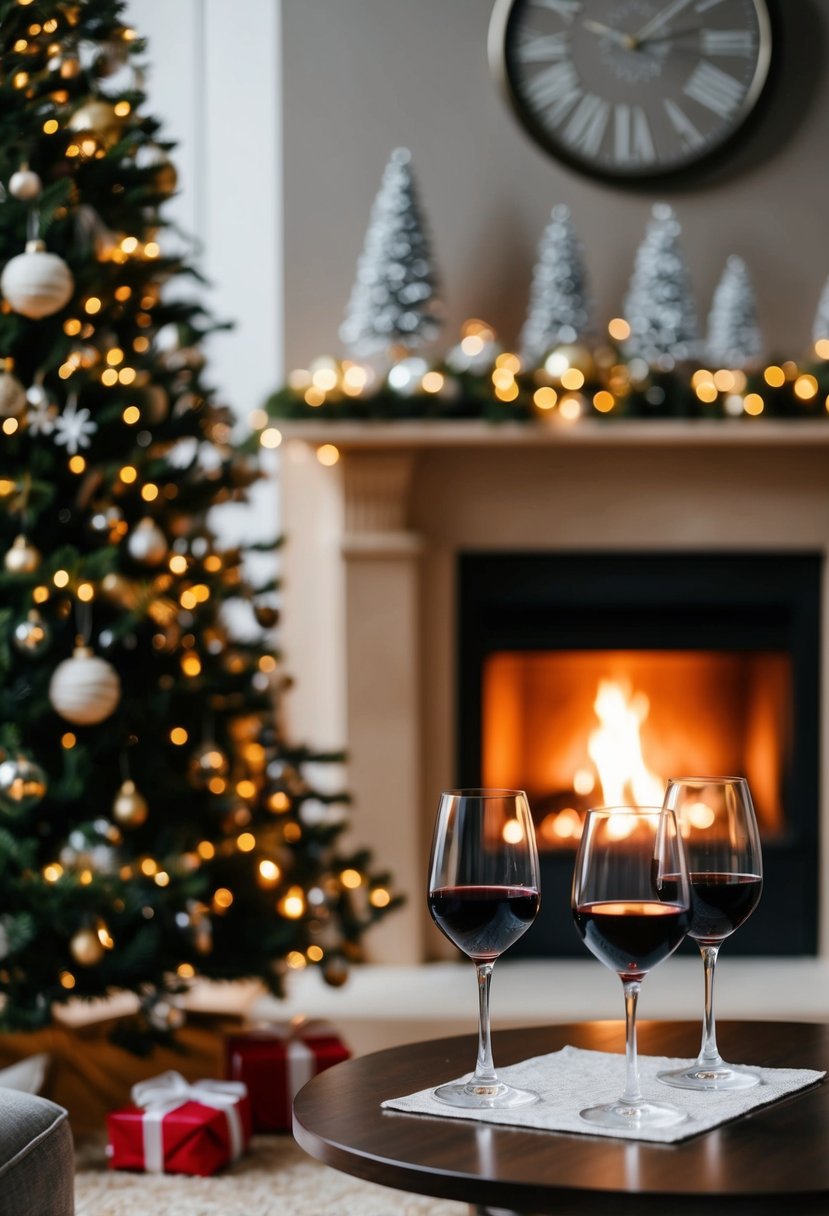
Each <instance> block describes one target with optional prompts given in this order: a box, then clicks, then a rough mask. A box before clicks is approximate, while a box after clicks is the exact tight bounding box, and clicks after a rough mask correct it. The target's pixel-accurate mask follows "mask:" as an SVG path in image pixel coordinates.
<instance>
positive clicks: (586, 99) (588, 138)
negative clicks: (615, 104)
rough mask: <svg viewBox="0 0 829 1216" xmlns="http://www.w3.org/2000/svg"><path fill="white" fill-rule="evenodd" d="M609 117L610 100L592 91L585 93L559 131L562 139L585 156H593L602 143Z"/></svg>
mask: <svg viewBox="0 0 829 1216" xmlns="http://www.w3.org/2000/svg"><path fill="white" fill-rule="evenodd" d="M609 117H610V102H609V101H606V100H605V99H604V98H603V97H596V95H595V94H594V93H585V94H584V96H583V97H582V98H581V100H580V101H579V103H578V105H577V106H576V108H575V110H573V113H572V114H571V115H570V118H569V120H568V122H567V126H566V127H565V128H564V130H563V131H562V133H561V136H562V139H564V140H565V142H566V143H568V144H570V146H571V147H573V148H578V150H579V151H580V152H583V153H584V154H585V155H586V156H595V155H596V153H597V152H598V150H599V148H600V147H601V144H602V138H603V136H604V130H605V127H606V126H607V120H608V118H609Z"/></svg>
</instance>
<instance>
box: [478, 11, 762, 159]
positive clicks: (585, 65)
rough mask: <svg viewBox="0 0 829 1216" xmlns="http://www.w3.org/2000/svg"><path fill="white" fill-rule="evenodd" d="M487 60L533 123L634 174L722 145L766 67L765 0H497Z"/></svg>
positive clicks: (547, 137)
mask: <svg viewBox="0 0 829 1216" xmlns="http://www.w3.org/2000/svg"><path fill="white" fill-rule="evenodd" d="M489 54H490V62H491V64H492V67H493V69H494V70H495V72H496V74H497V75H498V76H499V77H500V79H501V81H502V83H503V84H504V86H505V88H506V90H507V94H508V96H509V98H510V101H511V102H512V104H513V105H514V107H515V109H516V110H517V113H518V116H519V118H520V119H521V121H522V122H523V123H524V125H525V126H526V127H527V129H528V130H529V132H530V134H531V135H532V136H533V137H534V138H535V139H536V140H537V141H538V142H539V143H540V144H541V145H542V146H543V147H545V148H546V149H547V151H549V152H551V153H552V154H553V155H554V156H556V157H558V158H559V159H561V160H563V161H565V162H567V163H568V164H570V165H571V166H572V167H574V168H576V169H580V170H582V171H584V172H588V173H593V174H598V175H600V176H603V177H609V178H615V179H618V180H620V181H623V180H627V181H631V182H634V181H637V180H643V179H648V178H658V177H660V176H667V175H671V174H673V173H678V172H680V171H682V170H685V169H688V168H689V167H691V166H695V165H697V164H699V163H700V162H701V161H703V160H705V159H707V158H708V157H709V156H711V155H712V154H713V153H715V152H717V151H719V150H720V149H721V148H722V146H723V145H724V144H725V143H727V142H728V141H729V140H730V139H731V138H732V137H733V136H734V135H735V133H736V132H737V131H738V130H739V129H740V128H741V127H742V126H743V124H744V123H745V121H746V119H747V118H748V116H749V114H750V113H751V112H752V110H753V109H754V107H755V105H756V103H757V100H758V98H759V97H760V94H761V92H762V89H763V85H764V84H765V82H766V78H767V75H768V68H769V62H770V59H771V25H770V21H769V14H768V10H767V8H766V4H765V0H496V4H495V8H494V10H493V14H492V20H491V24H490V30H489Z"/></svg>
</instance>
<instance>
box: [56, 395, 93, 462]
mask: <svg viewBox="0 0 829 1216" xmlns="http://www.w3.org/2000/svg"><path fill="white" fill-rule="evenodd" d="M54 429H55V443H57V444H60V445H62V446H63V447H65V448H66V450H67V452H68V453H69V455H70V456H74V455H75V453H76V452H77V451H78V449H79V448H88V447H89V445H90V444H91V442H92V436H93V435H94V434H95V432H96V431H97V429H98V423H97V422H93V421H92V417H91V414H90V411H89V410H88V409H87V408H86V406H82V407H81V409H78V398H77V395H74V394H73V396H72V397H70V398H69V400H68V401H67V403H66V405H65V406H64V410H63V413H62V414H61V415H60V416H59V417H58V418H56V419H55V428H54Z"/></svg>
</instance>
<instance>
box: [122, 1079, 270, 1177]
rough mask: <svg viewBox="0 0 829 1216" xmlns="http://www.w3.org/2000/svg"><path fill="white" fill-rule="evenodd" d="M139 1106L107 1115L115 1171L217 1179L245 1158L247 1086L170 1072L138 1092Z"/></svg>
mask: <svg viewBox="0 0 829 1216" xmlns="http://www.w3.org/2000/svg"><path fill="white" fill-rule="evenodd" d="M131 1096H132V1100H133V1102H134V1103H135V1105H134V1106H126V1107H124V1109H123V1110H116V1111H113V1112H112V1114H110V1115H107V1130H108V1132H109V1143H108V1145H107V1156H108V1158H109V1164H110V1166H111V1167H112V1168H113V1169H120V1170H144V1171H145V1172H147V1173H165V1174H201V1175H203V1176H207V1175H209V1174H215V1173H216V1171H217V1170H219V1169H221V1168H222V1167H223V1166H225V1165H227V1164H228V1163H229V1162H231V1161H235V1160H236V1159H237V1158H238V1157H240V1156H241V1155H242V1153H243V1152H244V1150H245V1148H246V1147H247V1143H248V1141H249V1139H250V1134H251V1115H250V1102H249V1100H248V1095H247V1090H246V1088H245V1086H244V1085H241V1084H239V1083H234V1082H232V1081H196V1082H195V1083H194V1084H192V1085H190V1084H188V1082H187V1081H185V1079H184V1077H183V1076H181V1074H180V1073H177V1072H165V1073H161V1075H160V1076H157V1077H153V1078H152V1079H151V1080H149V1081H142V1082H140V1083H139V1084H138V1085H134V1086H133V1088H132V1094H131Z"/></svg>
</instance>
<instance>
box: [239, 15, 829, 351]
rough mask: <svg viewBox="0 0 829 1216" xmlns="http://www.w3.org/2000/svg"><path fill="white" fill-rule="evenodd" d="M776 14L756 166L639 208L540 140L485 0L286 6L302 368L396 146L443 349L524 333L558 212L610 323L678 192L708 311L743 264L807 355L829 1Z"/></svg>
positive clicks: (650, 196) (822, 242)
mask: <svg viewBox="0 0 829 1216" xmlns="http://www.w3.org/2000/svg"><path fill="white" fill-rule="evenodd" d="M779 7H780V8H781V9H782V10H784V11H783V30H782V33H783V34H784V36H785V47H784V52H785V54H784V62H783V64H782V68H783V71H782V79H781V80H780V87H779V88H778V89H777V91H776V94H775V96H774V97H773V99H772V101H773V104H772V105H771V106H770V108H769V112H768V113H767V114H766V116H765V120H764V121H763V123H762V124H760V126H759V128H758V129H757V131H756V133H755V134H754V136H753V137H752V138H750V139H749V140H748V141H747V143H746V146H745V148H744V150H743V152H741V154H740V155H741V159H742V160H744V161H746V162H748V163H747V164H746V165H744V167H743V168H742V170H741V171H740V172H739V173H737V174H736V175H735V174H732V175H730V176H728V177H726V178H721V179H720V180H714V181H710V182H708V183H707V184H705V185H704V186H703V187H696V188H689V187H685V188H683V189H678V190H673V191H671V192H670V193H669V192H668V191H659V192H654V191H651V192H647V193H642V194H631V193H629V192H623V191H621V190H619V189H615V188H612V187H609V186H606V185H603V184H600V183H597V182H594V181H591V180H590V179H588V178H583V177H578V176H576V175H575V174H573V173H572V172H570V171H569V170H566V169H564V168H562V167H559V166H558V165H557V164H556V163H555V162H554V161H553V160H552V159H551V158H549V157H548V156H546V155H545V154H544V153H543V152H541V151H540V150H538V149H536V147H535V145H534V144H532V143H531V142H530V140H529V138H528V137H527V136H525V135H524V133H523V130H522V129H521V128H519V126H518V125H517V123H516V121H515V120H514V118H513V117H512V114H511V113H510V112H509V110H508V109H507V107H506V105H505V104H504V103H503V101H502V99H501V97H500V95H499V94H498V91H497V89H496V87H495V85H494V82H493V80H492V78H491V76H490V73H489V69H488V66H487V62H486V33H487V26H488V22H489V14H490V12H491V3H490V2H489V0H283V3H282V10H283V39H284V41H283V47H284V69H283V70H284V82H283V88H284V113H283V122H284V155H285V161H284V190H285V213H284V222H285V229H284V231H285V260H286V266H285V313H286V363H287V366H289V367H291V366H297V365H299V364H302V363H304V362H306V361H307V360H309V359H310V358H312V357H313V356H314V355H316V354H320V353H324V352H329V353H332V354H337V353H340V347H339V342H338V339H337V329H338V326H339V323H340V321H341V319H342V315H343V310H344V308H345V304H346V301H347V298H348V294H349V291H350V288H351V283H352V280H353V277H354V267H355V262H356V259H357V256H358V254H359V252H360V248H361V246H362V241H363V236H364V233H365V228H366V224H367V221H368V214H369V209H370V206H371V202H372V199H373V198H374V195H375V193H376V190H377V187H378V185H379V182H380V176H381V174H382V170H383V166H384V164H385V162H386V159H387V157H388V155H389V153H390V152H391V150H392V149H393V148H394V147H396V146H398V145H404V146H408V147H410V148H411V150H412V153H413V163H414V169H415V173H416V176H417V179H418V182H419V185H420V190H421V197H422V202H423V205H424V209H425V212H426V215H427V218H428V221H429V226H430V230H431V236H432V242H433V249H434V253H435V257H436V260H437V264H438V267H439V269H440V270H441V273H442V280H443V291H444V298H445V300H446V303H447V309H448V325H447V330H446V343H448V342H449V341H450V340H451V341H454V339H455V333H456V332H457V329H458V326H459V325H460V322H461V321H462V320H463V319H464V318H465V317H468V316H482V317H484V318H485V319H487V320H489V321H490V322H491V323H493V324H494V325H495V326H496V327H497V329H498V330H499V332H500V333H501V334H502V336H503V338H504V340H505V341H507V342H511V341H513V340H514V339H515V337H516V335H517V333H518V330H519V328H520V325H521V321H522V319H523V313H524V309H525V307H526V300H527V293H528V288H529V281H530V274H531V269H532V264H533V260H534V250H535V246H536V243H537V240H538V237H539V235H540V233H541V231H542V229H543V227H544V224H545V222H546V219H547V216H548V214H549V210H550V207H551V206H552V205H553V204H555V203H559V202H563V203H567V204H568V205H569V206H570V207H571V209H572V211H573V214H574V218H575V222H576V226H577V230H578V232H579V235H580V236H581V238H582V241H583V242H584V244H585V246H586V249H587V264H588V270H589V273H590V277H591V283H592V288H593V294H594V296H595V298H596V303H597V317H598V319H599V320H600V321H602V322H605V321H606V320H607V319H608V318H609V317H610V316H612V315H614V313H616V312H617V311H618V310H619V308H620V305H621V301H622V298H623V296H624V292H625V289H626V285H627V281H628V278H629V276H630V271H631V267H632V262H633V255H634V252H635V249H636V247H637V245H638V244H639V242H640V240H641V238H642V235H643V232H644V227H645V222H646V219H647V214H648V210H649V208H650V205H651V204H652V203H653V202H655V201H659V200H660V199H662V198H667V199H668V200H669V201H671V202H672V204H673V205H674V206H675V208H676V210H677V213H678V216H679V219H680V222H681V223H682V226H683V246H684V249H685V253H686V256H687V258H688V261H689V264H690V266H691V272H692V277H693V284H694V291H695V297H696V301H697V306H698V308H699V310H700V314H701V316H703V317H704V316H705V315H706V314H707V311H708V307H709V304H710V298H711V292H712V290H713V287H714V285H715V283H716V281H717V279H718V278H719V275H720V272H721V270H722V266H723V263H724V261H725V258H726V257H727V256H728V255H729V254H731V253H738V254H740V255H741V256H743V257H744V258H745V259H746V261H747V263H748V265H749V268H750V270H751V272H752V275H753V278H754V282H755V286H756V290H757V296H758V308H759V314H760V321H761V324H762V326H763V330H764V333H765V336H766V341H767V346H768V348H769V353H777V354H783V355H787V356H797V355H799V354H801V353H802V352H803V350H804V349H805V347H806V346H807V344H808V341H809V336H810V332H811V325H812V319H813V317H814V312H815V307H816V304H817V299H818V295H819V293H820V289H821V287H822V285H823V282H824V280H825V279H826V277H827V275H829V220H827V214H829V208H827V203H829V75H827V73H826V70H825V64H826V62H827V61H829V53H828V52H829V0H784V2H783V3H781V4H780V5H779ZM251 121H252V122H255V121H256V115H251ZM239 239H240V240H242V241H245V240H247V239H249V238H248V236H246V234H245V233H244V232H242V233H241V234H240V235H239ZM252 239H255V234H254V236H253V238H252Z"/></svg>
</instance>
